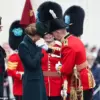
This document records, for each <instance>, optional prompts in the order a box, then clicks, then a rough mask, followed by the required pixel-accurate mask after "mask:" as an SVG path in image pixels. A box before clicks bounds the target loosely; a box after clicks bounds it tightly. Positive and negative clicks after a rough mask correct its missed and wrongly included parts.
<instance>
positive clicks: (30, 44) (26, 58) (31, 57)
mask: <svg viewBox="0 0 100 100" xmlns="http://www.w3.org/2000/svg"><path fill="white" fill-rule="evenodd" d="M26 34H27V35H26V36H25V37H24V39H23V41H22V43H21V44H20V45H19V56H20V58H21V60H22V63H23V65H24V70H25V72H24V75H23V100H47V96H46V91H45V85H44V80H43V73H42V69H41V58H42V56H43V55H42V53H41V48H39V47H37V46H36V44H35V42H36V41H37V40H38V39H40V34H37V33H36V28H35V25H34V24H33V25H29V26H28V27H27V28H26Z"/></svg>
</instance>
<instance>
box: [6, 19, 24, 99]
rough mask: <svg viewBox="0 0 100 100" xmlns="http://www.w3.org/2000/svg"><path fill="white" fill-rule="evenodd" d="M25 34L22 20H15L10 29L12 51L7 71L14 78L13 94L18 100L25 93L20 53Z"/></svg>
mask: <svg viewBox="0 0 100 100" xmlns="http://www.w3.org/2000/svg"><path fill="white" fill-rule="evenodd" d="M24 35H25V34H24V29H23V28H22V27H21V25H20V21H19V20H16V21H14V22H13V23H12V24H11V26H10V29H9V45H10V47H11V49H12V53H11V55H10V56H9V59H8V62H7V63H8V65H7V72H8V75H9V76H12V78H13V80H14V83H13V94H14V96H15V99H16V100H22V95H23V87H22V75H23V74H24V67H23V64H22V62H21V60H20V57H19V55H18V46H19V44H20V42H21V41H22V40H23V37H24Z"/></svg>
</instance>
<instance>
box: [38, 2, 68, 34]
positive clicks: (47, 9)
mask: <svg viewBox="0 0 100 100" xmlns="http://www.w3.org/2000/svg"><path fill="white" fill-rule="evenodd" d="M37 21H40V22H42V23H45V26H47V27H48V31H47V32H48V33H51V32H53V31H55V30H58V29H62V28H65V27H66V24H65V23H64V21H63V14H62V8H61V6H60V5H59V4H57V3H55V2H51V1H47V2H44V3H43V4H41V5H40V6H39V8H38V12H37ZM46 24H47V25H46Z"/></svg>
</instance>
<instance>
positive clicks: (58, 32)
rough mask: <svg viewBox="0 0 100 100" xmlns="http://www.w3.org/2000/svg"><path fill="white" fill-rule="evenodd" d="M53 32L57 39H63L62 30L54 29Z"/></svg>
mask: <svg viewBox="0 0 100 100" xmlns="http://www.w3.org/2000/svg"><path fill="white" fill-rule="evenodd" d="M52 34H53V36H54V38H55V39H57V40H59V41H60V40H61V38H62V37H61V31H60V30H57V31H54V32H52Z"/></svg>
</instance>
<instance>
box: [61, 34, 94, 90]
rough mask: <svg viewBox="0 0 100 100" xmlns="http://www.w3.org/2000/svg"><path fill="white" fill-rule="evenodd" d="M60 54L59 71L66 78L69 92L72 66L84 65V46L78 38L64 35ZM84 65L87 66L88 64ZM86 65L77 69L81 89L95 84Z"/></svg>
mask: <svg viewBox="0 0 100 100" xmlns="http://www.w3.org/2000/svg"><path fill="white" fill-rule="evenodd" d="M61 56H62V57H61V58H62V59H61V60H62V68H61V70H60V71H61V73H62V74H63V75H64V76H65V77H66V78H67V80H68V92H69V91H70V82H71V75H72V73H73V68H74V66H75V65H76V66H78V67H79V68H81V67H84V66H85V65H86V64H84V63H85V62H86V51H85V47H84V45H83V43H82V42H81V40H80V39H79V38H77V37H75V36H73V35H70V36H68V37H67V36H65V38H64V39H63V40H62V48H61ZM86 67H88V65H87V66H86ZM86 67H85V68H83V69H82V70H81V71H79V73H80V79H81V82H82V86H83V90H87V89H91V88H93V87H94V86H95V82H94V78H93V75H92V73H91V71H90V70H89V69H88V68H86Z"/></svg>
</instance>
